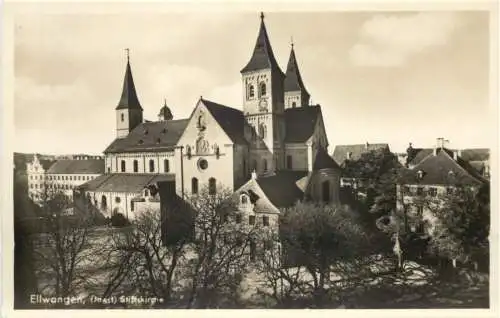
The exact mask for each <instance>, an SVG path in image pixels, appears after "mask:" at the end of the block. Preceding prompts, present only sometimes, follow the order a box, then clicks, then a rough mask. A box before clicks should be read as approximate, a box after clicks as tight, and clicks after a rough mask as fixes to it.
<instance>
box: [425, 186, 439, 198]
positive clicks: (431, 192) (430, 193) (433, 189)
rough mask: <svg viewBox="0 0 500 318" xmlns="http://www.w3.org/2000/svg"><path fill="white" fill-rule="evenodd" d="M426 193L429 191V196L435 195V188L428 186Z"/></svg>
mask: <svg viewBox="0 0 500 318" xmlns="http://www.w3.org/2000/svg"><path fill="white" fill-rule="evenodd" d="M427 193H429V195H430V196H431V197H435V196H436V195H437V189H436V188H429V190H427Z"/></svg>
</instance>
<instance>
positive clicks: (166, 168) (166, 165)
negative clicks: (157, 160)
mask: <svg viewBox="0 0 500 318" xmlns="http://www.w3.org/2000/svg"><path fill="white" fill-rule="evenodd" d="M163 170H164V171H165V172H170V162H169V161H168V159H165V160H163Z"/></svg>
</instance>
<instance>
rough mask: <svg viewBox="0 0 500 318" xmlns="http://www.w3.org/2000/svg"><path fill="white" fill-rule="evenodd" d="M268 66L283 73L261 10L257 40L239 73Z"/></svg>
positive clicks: (267, 67)
mask: <svg viewBox="0 0 500 318" xmlns="http://www.w3.org/2000/svg"><path fill="white" fill-rule="evenodd" d="M269 68H271V69H273V70H278V71H279V72H280V73H281V74H283V72H282V71H281V69H280V67H279V65H278V62H276V58H275V57H274V53H273V49H272V47H271V43H270V41H269V36H268V35H267V30H266V24H265V23H264V13H263V12H261V13H260V28H259V34H258V35H257V41H256V42H255V47H254V49H253V53H252V57H251V58H250V61H248V64H247V65H246V66H245V67H244V68H243V69H242V70H241V73H246V72H251V71H257V70H263V69H269Z"/></svg>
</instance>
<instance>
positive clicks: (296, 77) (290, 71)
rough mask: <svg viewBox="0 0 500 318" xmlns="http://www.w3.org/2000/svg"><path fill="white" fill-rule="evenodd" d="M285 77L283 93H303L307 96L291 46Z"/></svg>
mask: <svg viewBox="0 0 500 318" xmlns="http://www.w3.org/2000/svg"><path fill="white" fill-rule="evenodd" d="M285 76H286V77H285V81H284V87H285V92H293V91H303V92H305V93H306V94H307V95H309V93H308V92H307V90H306V87H305V85H304V82H302V76H301V75H300V71H299V65H298V63H297V58H296V57H295V50H294V49H293V45H292V50H291V52H290V58H289V59H288V65H287V67H286V73H285Z"/></svg>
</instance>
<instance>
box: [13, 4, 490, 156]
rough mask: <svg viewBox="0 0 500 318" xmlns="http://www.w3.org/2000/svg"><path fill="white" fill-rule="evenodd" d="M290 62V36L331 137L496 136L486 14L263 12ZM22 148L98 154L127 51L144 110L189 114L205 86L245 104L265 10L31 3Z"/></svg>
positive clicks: (424, 139)
mask: <svg viewBox="0 0 500 318" xmlns="http://www.w3.org/2000/svg"><path fill="white" fill-rule="evenodd" d="M265 22H266V26H267V30H268V33H269V36H270V40H271V44H272V47H273V50H274V53H275V55H276V58H277V60H278V62H279V63H280V66H281V68H282V69H283V71H285V69H286V63H287V61H288V56H289V52H290V38H291V37H292V36H293V40H294V42H295V50H296V55H297V59H298V62H299V68H300V71H301V73H302V77H303V80H304V82H305V85H306V87H307V89H308V91H309V93H310V94H311V96H312V101H313V103H315V104H316V103H319V104H321V105H322V110H323V116H324V119H325V125H326V130H327V134H328V139H329V143H330V149H329V150H330V152H331V151H333V147H334V146H335V145H337V144H350V143H364V142H366V141H368V142H371V143H375V142H387V143H389V144H390V146H391V149H393V150H396V151H401V150H402V149H405V148H406V146H407V145H408V143H409V142H413V143H414V145H415V146H422V147H432V146H433V145H434V143H435V139H436V137H445V138H447V139H449V140H450V142H451V144H450V147H451V146H453V147H459V148H464V147H488V146H490V145H491V143H492V141H493V139H492V134H493V133H494V132H495V130H494V128H495V126H494V121H493V120H494V119H495V116H496V111H495V108H494V106H493V105H491V104H490V102H489V62H488V56H489V32H488V27H489V21H488V13H487V12H479V11H477V12H404V13H395V12H390V13H384V12H333V11H332V12H317V13H316V12H306V13H298V12H293V13H292V12H291V13H284V12H267V13H266V17H265ZM15 23H16V28H15V109H14V117H15V118H14V120H15V137H14V138H15V140H14V150H15V151H22V152H43V153H82V152H84V153H95V154H97V153H101V152H102V151H103V150H104V149H105V148H106V146H107V145H108V144H109V143H110V142H111V141H112V140H113V139H114V137H115V135H116V133H115V107H116V105H117V103H118V100H119V98H120V94H121V89H122V83H123V75H124V71H125V63H126V58H125V51H124V48H127V47H128V48H130V61H131V65H132V72H133V76H134V80H135V84H136V89H137V93H138V96H139V100H140V102H141V104H142V106H143V108H144V117H145V119H148V120H156V118H157V113H158V111H159V108H160V107H161V105H162V104H163V99H164V98H166V100H167V104H168V105H169V107H170V108H171V109H172V112H173V114H174V118H176V119H179V118H185V117H188V116H189V114H190V113H191V111H192V109H193V107H194V106H195V103H196V101H197V100H198V98H199V97H200V95H202V96H203V97H204V98H206V99H209V100H213V101H216V102H219V103H222V104H225V105H228V106H232V107H235V108H239V109H241V104H242V92H241V77H240V73H239V72H240V70H241V68H242V67H243V66H245V64H246V63H247V62H248V60H249V58H250V55H251V53H252V50H253V47H254V45H255V40H256V37H257V32H258V27H259V13H258V12H242V13H238V12H227V13H221V12H219V13H217V12H187V13H180V12H179V13H170V14H165V13H161V14H150V13H142V14H131V13H128V14H116V15H109V14H101V15H91V14H85V15H84V14H72V15H43V14H36V15H35V14H28V15H21V16H18V17H17V18H16V20H15Z"/></svg>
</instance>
